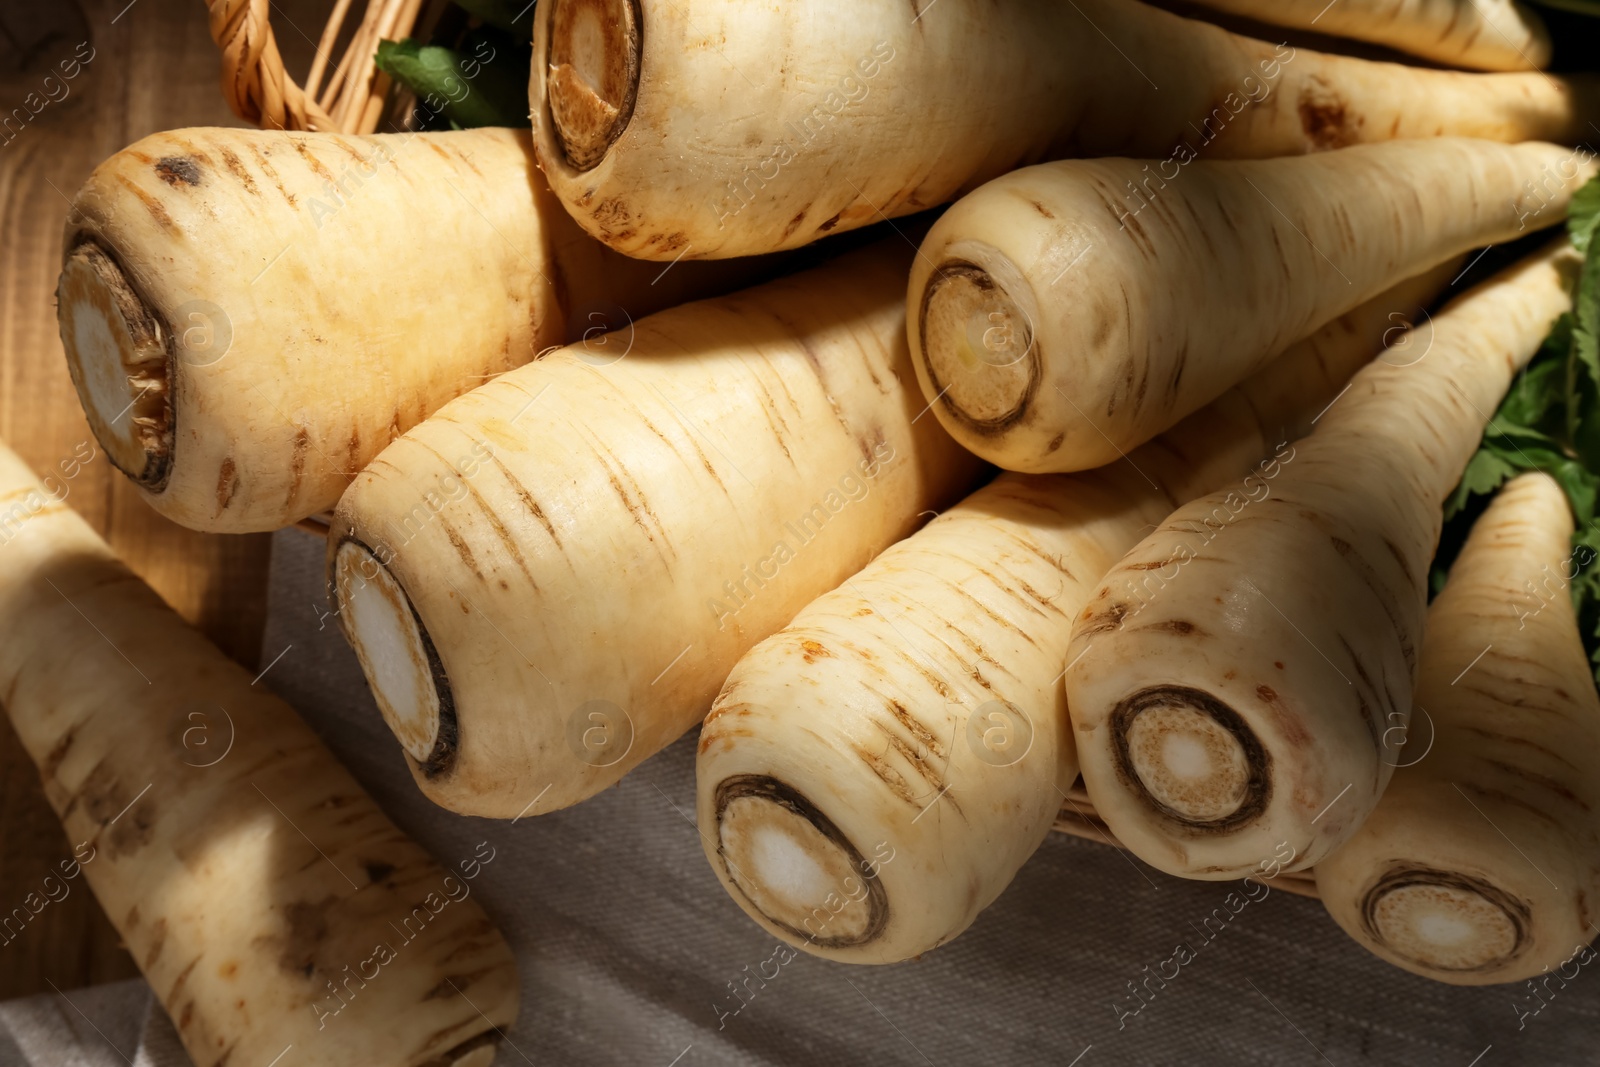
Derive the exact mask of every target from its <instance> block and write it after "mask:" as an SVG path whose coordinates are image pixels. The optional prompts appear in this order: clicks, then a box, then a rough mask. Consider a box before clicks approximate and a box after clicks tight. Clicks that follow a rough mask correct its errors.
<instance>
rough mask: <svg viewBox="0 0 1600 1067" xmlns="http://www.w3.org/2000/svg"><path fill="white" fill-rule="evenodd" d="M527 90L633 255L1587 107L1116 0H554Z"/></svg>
mask: <svg viewBox="0 0 1600 1067" xmlns="http://www.w3.org/2000/svg"><path fill="white" fill-rule="evenodd" d="M530 95H531V98H532V101H531V102H532V111H533V126H534V143H535V145H536V147H537V150H538V153H539V161H540V164H541V165H542V166H543V168H544V171H545V173H546V175H548V176H549V179H550V185H551V188H552V189H554V191H555V193H556V195H557V196H558V197H560V198H561V200H562V202H563V203H565V204H566V205H567V208H568V210H570V211H571V212H572V213H573V215H574V217H576V218H577V220H578V222H579V223H580V225H582V226H583V228H584V229H586V230H587V231H588V232H589V233H591V234H593V235H594V236H596V237H598V238H599V239H600V240H602V241H604V242H606V243H607V244H609V245H610V246H611V247H613V248H616V249H619V250H621V251H623V252H626V253H628V254H629V255H634V256H639V257H642V258H646V259H676V258H678V257H684V258H690V259H693V258H715V257H720V256H734V255H744V254H748V253H752V252H765V251H771V250H773V249H778V248H793V247H795V246H797V245H802V244H806V243H807V242H810V241H814V240H816V239H817V238H818V237H820V236H822V235H824V234H827V233H836V232H840V231H843V230H848V229H852V228H854V227H857V226H862V225H865V224H867V223H870V222H874V221H876V220H878V219H879V218H882V217H884V216H895V215H904V214H909V213H911V212H914V211H917V210H920V209H922V208H926V207H931V206H933V205H935V204H939V203H943V202H944V201H946V200H949V199H951V198H953V197H955V196H958V195H960V194H961V193H962V192H964V191H966V190H969V189H973V188H975V187H977V186H978V185H980V184H982V183H983V182H985V181H988V180H989V179H991V178H994V177H997V176H998V175H1000V174H1003V173H1005V172H1006V171H1009V170H1013V169H1015V168H1017V167H1021V166H1026V165H1028V164H1031V163H1037V162H1040V161H1041V160H1046V159H1060V158H1063V157H1065V156H1107V155H1126V156H1135V157H1141V158H1147V159H1161V160H1166V161H1168V162H1171V161H1173V160H1180V161H1184V160H1186V159H1187V158H1193V156H1194V154H1195V153H1197V152H1203V153H1204V154H1205V155H1206V156H1207V157H1209V158H1236V159H1237V158H1255V159H1261V158H1268V157H1273V156H1288V155H1299V154H1301V153H1304V152H1308V151H1312V150H1316V149H1323V148H1333V147H1338V146H1342V145H1349V144H1358V143H1364V142H1369V141H1383V140H1393V139H1402V138H1417V137H1433V136H1439V135H1455V136H1463V137H1482V138H1488V139H1492V140H1497V141H1508V142H1511V141H1527V140H1543V141H1563V142H1571V141H1575V140H1577V139H1580V138H1587V137H1589V136H1591V132H1590V130H1589V129H1588V126H1587V120H1588V119H1590V118H1592V117H1594V114H1595V113H1596V111H1597V108H1596V103H1597V100H1596V93H1595V85H1594V83H1593V82H1592V81H1589V80H1578V79H1574V80H1566V79H1562V78H1552V77H1549V76H1546V75H1543V74H1459V73H1453V72H1445V71H1431V70H1419V69H1413V68H1410V67H1406V66H1402V65H1397V64H1391V63H1372V62H1367V61H1363V60H1358V59H1349V58H1341V57H1337V56H1327V55H1319V54H1317V53H1314V52H1309V51H1305V50H1298V51H1297V50H1296V49H1294V48H1291V47H1289V46H1287V45H1272V44H1266V43H1263V42H1260V41H1252V40H1249V39H1247V38H1243V37H1238V36H1235V35H1233V34H1230V33H1227V32H1225V31H1223V30H1221V29H1218V28H1217V27H1215V26H1210V25H1207V24H1205V23H1201V22H1195V21H1191V20H1188V19H1183V18H1179V17H1178V16H1176V15H1172V14H1170V13H1168V12H1165V11H1159V10H1157V9H1154V8H1151V7H1146V6H1144V5H1142V4H1138V3H1133V2H1131V0H1075V2H1073V3H1057V2H1054V0H1014V2H1010V3H1003V4H995V3H988V2H985V0H935V2H929V0H913V2H912V3H911V4H906V3H905V2H904V0H853V2H851V3H842V2H838V0H835V2H833V3H827V4H818V3H811V4H803V5H795V4H750V3H746V2H744V0H551V2H548V3H543V4H541V5H540V6H539V9H538V11H537V13H536V14H535V25H534V62H533V73H532V87H531V93H530ZM1113 197H1114V198H1115V199H1119V200H1120V198H1121V188H1120V184H1119V187H1118V189H1117V190H1116V192H1115V193H1114V194H1113Z"/></svg>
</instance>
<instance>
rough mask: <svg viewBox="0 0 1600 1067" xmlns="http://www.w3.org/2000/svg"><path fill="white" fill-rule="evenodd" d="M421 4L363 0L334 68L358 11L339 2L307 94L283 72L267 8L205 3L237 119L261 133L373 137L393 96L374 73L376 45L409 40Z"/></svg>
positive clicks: (264, 3) (245, 2)
mask: <svg viewBox="0 0 1600 1067" xmlns="http://www.w3.org/2000/svg"><path fill="white" fill-rule="evenodd" d="M424 3H425V0H366V3H365V5H364V10H363V11H362V14H361V18H360V21H359V22H358V23H357V24H356V26H355V30H354V33H353V34H352V36H351V38H350V41H349V43H348V44H347V45H346V47H345V49H344V51H343V53H342V54H341V55H340V56H339V58H338V59H337V60H336V61H333V62H332V63H331V65H330V54H331V52H332V50H333V47H334V45H335V43H336V42H337V41H338V39H339V36H340V34H341V33H342V32H343V30H344V28H345V24H346V22H347V21H348V19H349V17H350V10H351V8H352V7H353V6H354V2H353V0H335V2H334V5H333V12H332V13H331V14H330V15H329V16H328V24H327V25H326V26H325V27H323V30H322V37H321V39H320V40H319V41H318V42H317V53H316V58H315V59H314V60H313V61H312V63H311V70H310V72H309V73H308V74H307V75H306V84H305V85H304V86H303V87H302V86H301V85H300V84H299V83H297V82H296V81H295V80H294V78H292V77H290V75H289V72H288V71H287V70H286V69H285V68H284V65H283V56H282V55H281V54H280V53H279V51H278V42H277V39H276V38H275V37H274V36H273V33H272V24H271V22H270V21H269V15H270V14H271V11H270V9H271V4H270V3H269V2H268V0H207V2H206V7H207V9H208V12H209V15H210V25H211V39H212V40H214V41H216V42H217V47H218V48H220V49H222V95H223V96H224V97H226V98H227V101H228V106H229V107H230V108H232V109H233V113H234V114H235V115H238V116H239V117H240V118H241V119H244V120H245V121H246V122H250V123H254V124H255V125H257V126H260V127H261V128H262V129H267V130H323V131H328V132H335V133H358V134H359V133H372V132H373V131H374V130H376V129H377V128H378V123H379V121H380V120H381V119H382V117H383V113H384V105H385V102H386V100H387V99H388V96H389V93H390V90H391V88H393V87H392V85H391V84H390V81H389V76H388V75H387V74H384V73H383V72H382V71H380V70H378V68H377V63H376V61H375V58H374V57H375V55H376V53H377V49H378V42H379V41H380V40H382V39H384V38H390V39H395V38H399V37H406V36H409V35H410V34H411V32H412V31H413V30H414V29H415V27H416V24H417V19H418V17H419V16H420V15H421V13H422V8H423V4H424ZM325 75H326V77H327V84H326V85H324V84H323V79H324V76H325Z"/></svg>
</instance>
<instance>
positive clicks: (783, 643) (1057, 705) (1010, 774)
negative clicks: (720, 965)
mask: <svg viewBox="0 0 1600 1067" xmlns="http://www.w3.org/2000/svg"><path fill="white" fill-rule="evenodd" d="M1460 267H1461V262H1460V261H1459V260H1457V261H1453V262H1451V263H1448V264H1444V265H1442V267H1441V268H1440V269H1437V270H1434V271H1432V272H1429V273H1428V274H1427V275H1424V276H1421V277H1418V278H1415V279H1411V280H1409V281H1408V282H1406V283H1404V284H1402V285H1400V286H1397V287H1396V288H1395V289H1394V290H1392V291H1390V292H1389V293H1386V294H1384V296H1382V297H1380V298H1378V299H1376V300H1373V301H1371V302H1370V303H1368V304H1366V305H1364V306H1362V307H1361V308H1358V309H1357V310H1355V311H1353V312H1351V313H1349V314H1348V315H1346V316H1344V317H1342V318H1340V319H1338V320H1335V321H1334V322H1333V323H1330V324H1329V325H1328V326H1327V327H1325V328H1324V329H1323V330H1321V331H1318V332H1317V333H1316V334H1314V335H1312V336H1311V337H1309V338H1307V339H1306V340H1305V341H1303V342H1301V343H1300V344H1298V345H1295V346H1293V347H1292V348H1291V349H1290V350H1288V351H1286V352H1285V353H1284V354H1283V355H1282V356H1281V357H1280V358H1279V359H1278V360H1276V361H1275V362H1274V363H1273V364H1272V365H1271V366H1270V367H1268V368H1267V369H1265V370H1263V371H1261V372H1260V373H1259V374H1258V375H1256V376H1255V377H1253V378H1251V379H1250V380H1248V381H1246V382H1244V383H1242V384H1241V385H1240V386H1239V387H1238V388H1237V389H1235V390H1232V391H1231V392H1230V393H1229V394H1227V395H1226V396H1225V397H1223V398H1221V399H1219V400H1217V401H1216V402H1214V403H1213V404H1211V405H1209V406H1208V407H1206V408H1204V409H1202V410H1201V411H1199V412H1196V413H1195V414H1194V415H1192V416H1190V417H1189V419H1187V420H1186V421H1185V422H1184V423H1183V424H1182V425H1180V426H1179V427H1177V428H1175V429H1174V430H1173V431H1172V432H1170V433H1168V434H1165V435H1163V436H1162V437H1160V438H1157V439H1156V440H1155V441H1152V442H1151V443H1150V444H1149V445H1147V446H1146V447H1144V448H1142V449H1139V450H1138V451H1136V452H1135V453H1133V454H1132V455H1131V456H1130V457H1129V461H1128V462H1123V463H1118V464H1116V465H1114V466H1112V467H1107V468H1102V469H1100V470H1096V471H1092V472H1087V473H1084V474H1079V475H1071V476H1068V475H1046V476H1024V475H1003V476H1002V477H1001V478H999V479H998V480H997V481H995V482H994V483H993V484H992V485H990V486H988V487H987V488H984V489H981V490H979V491H978V492H976V493H974V494H973V495H972V496H970V497H968V498H967V499H966V500H964V501H962V502H961V503H960V504H958V505H956V506H955V507H953V508H951V509H949V510H948V511H946V512H944V513H943V514H941V515H940V516H938V517H937V518H935V519H934V520H933V521H932V522H930V523H929V524H928V525H927V526H926V527H924V528H923V529H922V530H920V531H918V532H917V533H916V534H914V535H913V536H911V537H910V538H908V539H907V540H905V541H903V542H901V543H900V544H898V545H895V546H894V547H892V548H890V549H888V550H887V551H885V552H884V553H882V554H881V555H880V556H878V557H877V558H876V559H874V560H873V561H872V562H871V563H870V564H868V565H867V566H866V567H865V568H863V569H862V570H861V571H860V572H859V573H858V574H856V575H855V576H853V577H851V578H850V579H849V580H848V581H847V582H845V583H843V584H842V585H840V586H839V587H838V588H837V589H835V590H834V591H833V592H830V593H827V594H825V595H823V596H821V597H819V598H817V599H816V600H814V601H813V602H812V603H811V604H810V605H809V606H807V607H806V608H805V609H804V610H803V611H802V612H800V614H799V615H798V616H796V617H795V619H794V620H793V621H792V622H791V623H790V624H789V625H788V626H787V627H785V628H784V629H783V630H782V631H780V632H778V633H776V634H774V635H773V636H772V637H770V638H769V639H767V640H765V641H763V642H761V643H760V644H758V645H757V646H756V647H755V648H754V649H752V650H751V651H750V652H749V653H748V654H746V655H745V656H744V658H742V659H741V660H740V661H739V663H738V665H737V666H736V667H735V668H734V670H733V672H732V674H731V675H730V676H729V678H728V679H727V682H726V684H725V685H724V686H723V689H722V692H721V694H720V695H719V696H718V698H717V701H716V703H715V705H713V708H712V711H711V714H710V715H709V716H708V717H707V719H706V722H705V726H704V727H703V729H702V732H701V735H700V747H699V755H698V760H697V764H696V780H697V808H698V823H699V828H700V834H701V840H702V841H703V842H704V845H705V848H706V854H707V858H708V859H709V860H710V862H711V865H712V868H713V870H714V871H715V872H716V874H717V876H718V878H719V879H720V880H721V881H722V883H723V885H724V887H725V888H726V889H727V890H728V892H729V894H730V895H731V896H732V897H733V898H734V900H735V901H736V902H738V904H739V905H740V906H741V907H742V908H743V909H744V910H745V911H746V912H747V913H748V914H749V915H750V916H751V917H752V918H753V919H755V920H756V921H757V922H759V923H761V924H762V925H763V926H764V927H765V928H766V929H767V930H768V931H769V932H770V933H772V934H773V935H774V936H777V937H780V938H782V939H784V940H785V941H787V942H788V943H789V944H792V945H795V946H798V947H799V948H801V949H803V950H805V951H807V952H810V953H812V954H815V955H819V956H823V957H826V958H829V959H834V960H840V961H845V962H852V963H887V962H894V961H897V960H903V959H907V958H910V957H913V956H917V955H920V954H921V953H923V952H926V951H928V950H930V949H933V948H935V947H937V946H939V945H941V944H943V943H945V942H946V941H949V940H950V939H951V938H953V937H955V936H956V935H958V934H959V933H961V931H963V930H964V929H966V928H967V926H968V925H969V924H971V922H972V921H973V919H974V918H975V917H976V916H977V914H978V913H979V912H980V911H981V910H982V909H983V908H984V907H986V906H987V905H988V904H989V902H990V901H992V900H994V899H995V897H996V896H998V895H999V893H1000V892H1001V891H1002V890H1003V889H1004V888H1005V886H1006V885H1007V884H1009V883H1010V881H1011V879H1012V876H1013V875H1014V874H1015V873H1016V871H1017V869H1018V868H1019V867H1020V866H1021V865H1022V863H1023V862H1024V861H1025V860H1026V859H1027V858H1028V856H1029V855H1031V854H1032V852H1033V851H1034V850H1035V849H1036V848H1037V847H1038V845H1039V843H1040V842H1041V841H1042V840H1043V839H1044V837H1045V835H1046V834H1047V833H1048V832H1049V829H1050V826H1051V824H1052V822H1053V821H1054V819H1055V816H1056V813H1057V812H1058V810H1059V809H1060V805H1061V797H1062V791H1063V790H1065V789H1067V788H1069V787H1070V786H1071V784H1072V782H1073V780H1074V779H1075V778H1076V777H1077V774H1078V766H1077V756H1076V750H1075V748H1074V745H1073V740H1072V736H1071V730H1070V727H1069V724H1068V719H1067V709H1066V699H1065V694H1064V693H1063V691H1062V688H1061V684H1060V680H1061V673H1062V666H1063V664H1064V662H1065V656H1066V647H1067V642H1068V639H1069V637H1070V634H1071V626H1072V620H1073V618H1074V617H1075V616H1076V614H1077V613H1078V611H1079V610H1080V609H1081V608H1082V607H1083V606H1084V604H1086V603H1087V602H1088V598H1089V596H1090V595H1091V594H1092V593H1093V591H1094V583H1096V582H1098V581H1099V579H1100V577H1101V575H1103V574H1104V573H1105V571H1106V570H1107V569H1108V568H1109V567H1110V565H1111V564H1112V563H1113V562H1114V561H1115V560H1116V559H1117V558H1118V557H1119V556H1120V555H1121V554H1122V553H1123V552H1125V551H1126V550H1127V549H1129V548H1131V547H1132V546H1133V545H1135V544H1137V543H1138V540H1139V538H1140V536H1141V535H1142V534H1143V533H1144V532H1145V531H1146V530H1148V529H1149V528H1150V527H1151V526H1153V525H1154V524H1156V523H1159V522H1160V521H1161V520H1162V519H1163V518H1164V517H1165V516H1166V515H1167V514H1168V513H1169V512H1171V510H1172V508H1173V507H1174V506H1175V504H1176V503H1177V502H1179V501H1182V500H1185V499H1189V498H1191V497H1193V496H1195V495H1197V494H1199V493H1201V492H1204V491H1207V490H1209V489H1211V488H1213V487H1215V486H1217V485H1222V484H1226V483H1227V482H1229V481H1231V480H1232V479H1234V478H1235V477H1237V476H1238V475H1239V473H1240V472H1241V471H1244V470H1247V469H1249V468H1250V466H1251V465H1252V463H1254V462H1256V461H1257V460H1259V458H1260V457H1261V455H1262V454H1263V453H1264V452H1267V451H1270V450H1271V449H1272V448H1273V446H1274V444H1275V443H1276V442H1278V441H1280V440H1282V439H1283V437H1284V436H1293V435H1295V434H1297V433H1299V432H1301V431H1302V430H1303V429H1304V427H1305V425H1306V424H1307V423H1308V422H1309V420H1310V419H1311V418H1313V417H1314V416H1315V415H1316V413H1317V412H1318V411H1319V410H1320V409H1321V408H1322V407H1324V406H1325V405H1326V404H1327V402H1328V401H1329V400H1331V399H1332V398H1333V397H1334V396H1335V395H1336V394H1337V393H1338V391H1339V388H1340V387H1341V385H1342V384H1343V383H1344V382H1345V380H1346V379H1347V378H1348V377H1349V376H1350V374H1351V373H1353V372H1354V371H1355V370H1356V369H1357V368H1358V367H1360V366H1361V365H1362V364H1363V363H1365V362H1366V361H1367V360H1368V359H1370V358H1371V356H1372V354H1373V353H1374V352H1377V351H1378V350H1379V349H1380V348H1381V347H1382V344H1383V338H1384V335H1385V333H1386V332H1387V331H1390V330H1393V329H1394V326H1395V323H1396V322H1397V321H1400V320H1403V319H1405V318H1407V317H1411V318H1420V317H1421V316H1420V314H1419V308H1420V306H1425V305H1426V304H1427V303H1428V302H1430V301H1431V300H1432V298H1433V297H1434V296H1435V295H1436V294H1437V293H1438V292H1439V291H1440V290H1442V289H1443V288H1444V286H1445V285H1446V284H1447V283H1448V282H1449V280H1450V278H1452V277H1454V276H1455V275H1456V273H1458V272H1459V270H1460ZM1180 745H1181V743H1180ZM1181 747H1183V750H1184V751H1183V756H1184V758H1185V759H1188V760H1193V759H1195V757H1196V756H1197V755H1199V754H1200V751H1199V746H1181ZM756 809H762V810H763V811H764V814H763V816H762V818H761V819H757V818H756V817H755V810H756ZM751 826H756V827H759V828H760V831H761V832H760V834H759V835H758V834H756V833H754V832H752V830H751V829H750V827H751ZM777 842H781V847H780V845H779V844H778V843H777ZM796 851H801V852H804V853H805V855H807V856H808V857H809V858H810V860H811V862H810V864H807V863H804V862H802V861H801V860H799V859H798V858H796V857H795V855H794V854H795V852H796ZM819 872H821V873H822V874H823V875H824V876H823V877H819ZM863 912H865V914H864V915H863V914H862V913H863Z"/></svg>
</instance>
